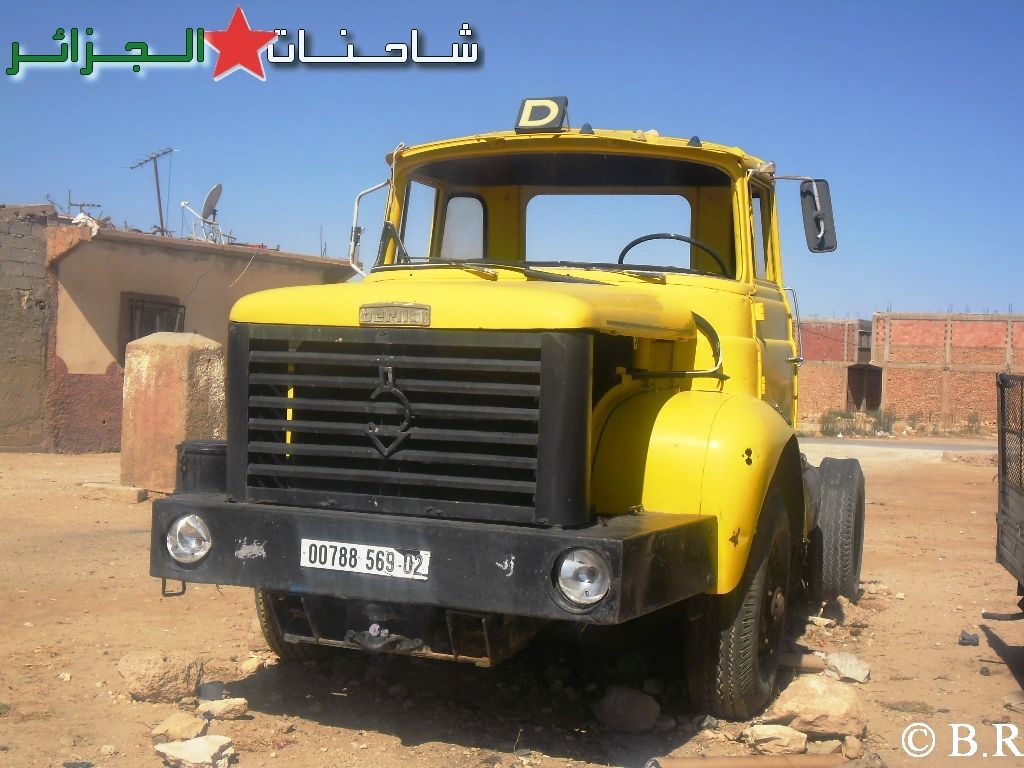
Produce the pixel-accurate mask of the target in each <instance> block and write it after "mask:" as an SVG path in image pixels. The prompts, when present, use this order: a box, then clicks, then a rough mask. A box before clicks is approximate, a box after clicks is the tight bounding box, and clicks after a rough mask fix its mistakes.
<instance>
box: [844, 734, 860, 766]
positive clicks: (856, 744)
mask: <svg viewBox="0 0 1024 768" xmlns="http://www.w3.org/2000/svg"><path fill="white" fill-rule="evenodd" d="M863 756H864V745H863V744H861V743H860V739H858V738H857V737H856V736H847V737H845V738H844V739H843V757H845V758H846V759H847V760H856V759H857V758H859V757H863Z"/></svg>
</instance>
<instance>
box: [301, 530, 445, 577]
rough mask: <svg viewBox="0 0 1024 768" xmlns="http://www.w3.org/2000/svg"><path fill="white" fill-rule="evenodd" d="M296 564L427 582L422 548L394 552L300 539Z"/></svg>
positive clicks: (427, 559) (427, 565) (425, 554)
mask: <svg viewBox="0 0 1024 768" xmlns="http://www.w3.org/2000/svg"><path fill="white" fill-rule="evenodd" d="M299 565H301V566H302V567H303V568H324V569H326V570H329V571H348V572H349V573H370V574H373V575H375V576H392V577H394V578H397V579H416V580H417V581H426V580H427V574H428V573H429V571H430V553H429V552H428V551H426V550H424V549H393V548H392V547H373V546H370V545H368V544H350V543H348V542H344V541H323V540H322V539H303V540H302V543H301V545H300V548H299Z"/></svg>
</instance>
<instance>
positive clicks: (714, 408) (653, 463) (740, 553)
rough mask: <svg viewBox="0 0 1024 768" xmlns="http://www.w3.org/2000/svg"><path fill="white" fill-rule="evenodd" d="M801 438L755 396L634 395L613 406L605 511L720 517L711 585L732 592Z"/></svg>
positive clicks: (603, 481) (600, 508)
mask: <svg viewBox="0 0 1024 768" xmlns="http://www.w3.org/2000/svg"><path fill="white" fill-rule="evenodd" d="M792 437H793V429H792V427H790V426H789V424H787V423H786V421H785V419H783V418H782V416H781V415H780V414H779V413H778V412H777V411H776V410H774V409H773V408H772V407H771V406H769V405H768V404H767V403H765V402H764V401H762V400H757V399H755V398H752V397H749V396H747V395H742V394H728V395H727V394H722V393H719V392H700V391H687V392H676V391H673V390H645V391H643V392H640V393H637V394H634V395H632V396H630V397H628V398H626V399H624V400H623V401H622V402H621V403H619V405H618V406H616V407H615V408H614V409H613V410H612V412H611V414H610V415H609V417H608V419H607V420H606V421H605V424H604V428H603V429H602V431H601V435H600V437H599V438H598V440H597V446H596V450H595V456H594V465H593V475H592V477H593V495H592V498H593V499H594V505H595V508H596V511H597V513H598V514H600V515H614V514H623V513H624V512H628V511H630V510H636V509H642V510H644V511H647V512H665V513H672V514H688V515H693V514H697V515H701V516H713V517H716V518H718V526H717V531H718V533H717V536H718V542H717V547H716V551H717V555H718V557H717V565H716V573H714V574H711V576H712V577H713V581H710V582H709V588H708V592H710V593H712V594H725V593H727V592H731V591H732V590H733V589H735V588H736V586H737V585H738V584H739V581H740V577H741V576H742V575H743V569H744V567H745V566H746V563H747V556H748V555H749V553H750V545H751V543H752V541H753V537H754V531H755V530H756V528H757V519H758V515H759V514H760V511H761V506H762V504H763V503H764V499H765V495H766V494H767V491H768V487H769V484H770V483H771V481H772V478H773V477H774V475H775V470H776V467H777V466H778V464H779V459H780V457H781V456H782V453H783V449H784V448H785V447H786V444H787V443H788V442H789V441H790V439H791V438H792ZM793 533H794V536H800V535H801V534H802V533H803V531H794V532H793Z"/></svg>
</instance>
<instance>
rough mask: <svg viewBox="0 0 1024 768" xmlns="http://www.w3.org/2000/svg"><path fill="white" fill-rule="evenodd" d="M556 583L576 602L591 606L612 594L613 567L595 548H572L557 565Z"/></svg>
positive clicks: (566, 596) (571, 600)
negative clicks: (610, 567)
mask: <svg viewBox="0 0 1024 768" xmlns="http://www.w3.org/2000/svg"><path fill="white" fill-rule="evenodd" d="M555 584H557V585H558V590H559V591H560V592H561V593H562V595H563V596H564V597H565V599H566V600H568V601H569V602H570V603H573V604H574V605H579V606H591V605H594V604H595V603H597V602H599V601H600V600H601V599H602V598H604V596H605V595H607V594H608V589H609V588H610V587H611V584H612V578H611V570H610V569H609V568H608V563H607V562H605V559H604V558H603V557H601V555H599V554H598V553H597V552H595V551H594V550H592V549H570V550H569V551H568V552H566V553H565V554H564V555H562V557H561V558H560V559H559V561H558V562H557V563H556V564H555Z"/></svg>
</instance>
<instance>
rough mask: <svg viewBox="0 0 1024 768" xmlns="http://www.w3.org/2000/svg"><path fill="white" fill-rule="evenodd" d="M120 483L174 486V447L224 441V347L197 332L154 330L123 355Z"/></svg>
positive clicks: (164, 489)
mask: <svg viewBox="0 0 1024 768" xmlns="http://www.w3.org/2000/svg"><path fill="white" fill-rule="evenodd" d="M123 403H124V405H123V411H122V422H121V482H122V483H125V484H127V485H134V486H138V487H140V488H147V489H149V490H151V491H159V492H162V493H170V492H171V491H173V490H174V476H175V468H176V465H177V450H176V446H177V444H178V443H180V442H182V441H183V440H201V439H207V440H208V439H223V437H224V434H225V420H226V418H225V412H224V350H223V348H222V347H221V345H220V344H218V343H217V342H215V341H212V340H210V339H207V338H205V337H203V336H199V335H197V334H194V333H154V334H153V335H151V336H146V337H144V338H141V339H138V340H136V341H133V342H131V343H130V344H129V345H128V347H127V351H126V353H125V366H124V398H123Z"/></svg>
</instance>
